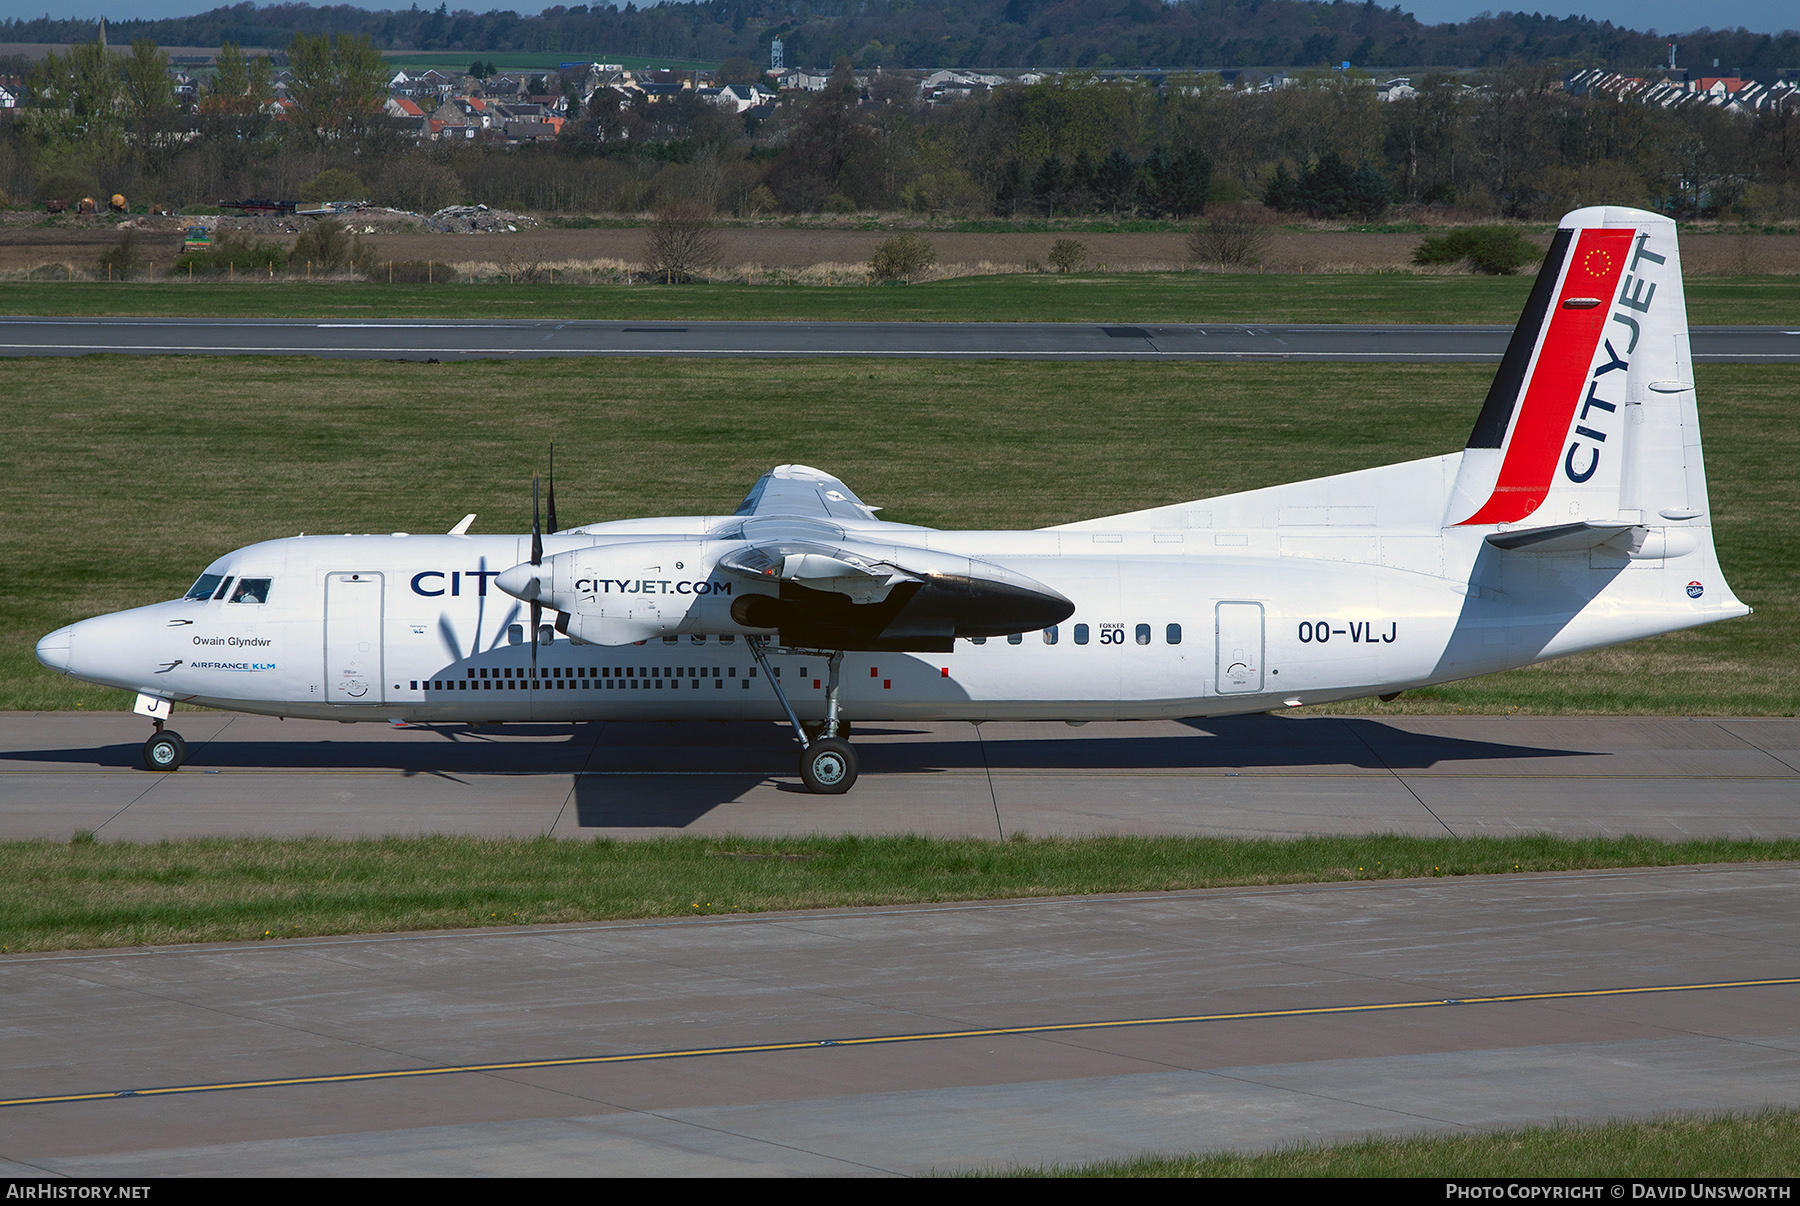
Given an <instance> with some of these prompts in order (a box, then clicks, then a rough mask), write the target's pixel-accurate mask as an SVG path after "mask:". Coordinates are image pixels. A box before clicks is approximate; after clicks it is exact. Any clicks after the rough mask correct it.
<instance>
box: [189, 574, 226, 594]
mask: <svg viewBox="0 0 1800 1206" xmlns="http://www.w3.org/2000/svg"><path fill="white" fill-rule="evenodd" d="M223 581H225V579H224V578H223V577H221V576H220V575H218V574H201V575H200V578H199V580H198V581H196V582H195V583H194V584H193V585H192V586H190V587H188V593H187V594H185V595H183V596H182V598H184V599H210V598H212V596H213V592H214V591H215V590H218V589H219V583H221V582H223Z"/></svg>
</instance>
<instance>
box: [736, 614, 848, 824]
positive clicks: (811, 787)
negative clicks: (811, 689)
mask: <svg viewBox="0 0 1800 1206" xmlns="http://www.w3.org/2000/svg"><path fill="white" fill-rule="evenodd" d="M747 643H748V644H749V646H750V653H751V655H752V656H754V657H755V658H756V664H757V665H758V666H761V667H762V672H763V678H764V680H765V681H767V682H768V684H769V686H770V688H771V689H772V690H773V691H774V692H775V698H776V699H777V700H779V701H780V702H781V710H782V711H783V712H786V713H787V718H788V723H789V724H791V725H793V726H794V735H795V736H796V737H798V738H799V739H800V779H801V781H802V782H804V783H805V784H806V790H807V791H810V792H812V793H813V794H814V795H820V796H839V795H842V794H844V793H845V792H847V791H849V790H850V788H851V785H852V784H854V783H855V782H856V772H857V767H856V751H855V750H853V749H851V748H850V743H849V742H848V741H845V740H844V738H843V736H841V735H840V734H846V735H847V734H848V733H849V729H850V726H849V725H847V724H845V723H844V722H842V721H841V720H839V719H838V671H839V670H840V669H841V668H842V666H843V662H844V651H843V650H841V649H839V650H836V651H834V652H833V653H832V654H831V655H830V656H831V661H830V671H829V677H828V678H827V680H826V683H825V724H824V726H823V727H820V726H818V725H816V724H813V725H806V724H801V723H800V717H799V716H797V715H795V714H794V706H793V705H792V704H790V703H789V702H788V697H787V692H785V691H783V690H782V689H781V680H780V679H779V678H776V677H775V675H774V674H772V673H770V671H769V661H768V658H767V657H766V656H765V655H764V652H763V647H764V645H765V644H766V643H767V638H766V637H755V636H753V637H749V638H747Z"/></svg>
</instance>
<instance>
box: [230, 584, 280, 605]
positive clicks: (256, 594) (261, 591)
mask: <svg viewBox="0 0 1800 1206" xmlns="http://www.w3.org/2000/svg"><path fill="white" fill-rule="evenodd" d="M270 581H271V579H268V578H239V579H238V584H237V589H236V590H234V591H232V592H231V601H232V602H233V603H267V602H268V601H269V582H270Z"/></svg>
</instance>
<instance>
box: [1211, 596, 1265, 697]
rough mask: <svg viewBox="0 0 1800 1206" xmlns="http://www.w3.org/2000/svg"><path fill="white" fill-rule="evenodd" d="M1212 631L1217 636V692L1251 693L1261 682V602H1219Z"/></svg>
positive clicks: (1229, 693) (1256, 689) (1260, 686)
mask: <svg viewBox="0 0 1800 1206" xmlns="http://www.w3.org/2000/svg"><path fill="white" fill-rule="evenodd" d="M1214 632H1215V633H1216V634H1217V638H1218V676H1217V677H1216V678H1215V679H1214V680H1213V682H1214V685H1215V688H1216V689H1217V690H1218V692H1219V694H1220V695H1252V694H1255V693H1256V692H1258V691H1260V690H1262V685H1263V608H1262V604H1261V603H1221V604H1219V606H1218V611H1217V619H1216V621H1215V623H1214Z"/></svg>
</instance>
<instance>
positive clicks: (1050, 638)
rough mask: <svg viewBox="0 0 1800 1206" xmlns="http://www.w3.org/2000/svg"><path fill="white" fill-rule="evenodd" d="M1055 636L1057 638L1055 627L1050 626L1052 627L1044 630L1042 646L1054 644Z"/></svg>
mask: <svg viewBox="0 0 1800 1206" xmlns="http://www.w3.org/2000/svg"><path fill="white" fill-rule="evenodd" d="M1056 636H1057V633H1056V625H1054V624H1052V625H1050V627H1048V628H1046V629H1044V644H1046V645H1054V644H1056Z"/></svg>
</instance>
